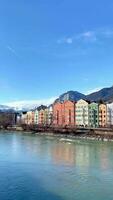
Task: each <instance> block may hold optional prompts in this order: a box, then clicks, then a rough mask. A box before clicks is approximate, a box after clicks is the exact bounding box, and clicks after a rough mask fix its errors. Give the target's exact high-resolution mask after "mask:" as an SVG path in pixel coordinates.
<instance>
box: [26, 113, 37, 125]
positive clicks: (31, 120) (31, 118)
mask: <svg viewBox="0 0 113 200" xmlns="http://www.w3.org/2000/svg"><path fill="white" fill-rule="evenodd" d="M34 116H35V114H34V111H28V112H27V115H26V124H28V125H31V124H34Z"/></svg>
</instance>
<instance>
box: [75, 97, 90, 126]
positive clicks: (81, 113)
mask: <svg viewBox="0 0 113 200" xmlns="http://www.w3.org/2000/svg"><path fill="white" fill-rule="evenodd" d="M75 123H76V126H82V127H87V126H88V125H89V102H87V101H85V100H83V99H80V100H79V101H78V102H77V103H76V108H75Z"/></svg>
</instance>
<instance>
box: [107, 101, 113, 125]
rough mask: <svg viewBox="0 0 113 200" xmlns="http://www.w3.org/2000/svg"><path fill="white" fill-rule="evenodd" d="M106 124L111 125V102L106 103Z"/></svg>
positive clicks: (112, 115) (112, 121)
mask: <svg viewBox="0 0 113 200" xmlns="http://www.w3.org/2000/svg"><path fill="white" fill-rule="evenodd" d="M107 126H108V127H110V126H113V103H109V104H107Z"/></svg>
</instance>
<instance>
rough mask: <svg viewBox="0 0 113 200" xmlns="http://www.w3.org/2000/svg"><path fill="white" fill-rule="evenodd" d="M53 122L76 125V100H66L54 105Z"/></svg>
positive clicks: (59, 124)
mask: <svg viewBox="0 0 113 200" xmlns="http://www.w3.org/2000/svg"><path fill="white" fill-rule="evenodd" d="M53 124H54V125H56V126H66V125H67V126H74V125H75V102H72V101H64V102H62V103H60V102H57V103H55V104H54V105H53Z"/></svg>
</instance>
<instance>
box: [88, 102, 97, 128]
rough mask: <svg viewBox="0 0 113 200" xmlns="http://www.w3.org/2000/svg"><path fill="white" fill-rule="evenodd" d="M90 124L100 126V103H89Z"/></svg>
mask: <svg viewBox="0 0 113 200" xmlns="http://www.w3.org/2000/svg"><path fill="white" fill-rule="evenodd" d="M89 126H90V127H94V128H96V127H98V126H99V105H98V104H97V103H95V102H93V103H91V104H89Z"/></svg>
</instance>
